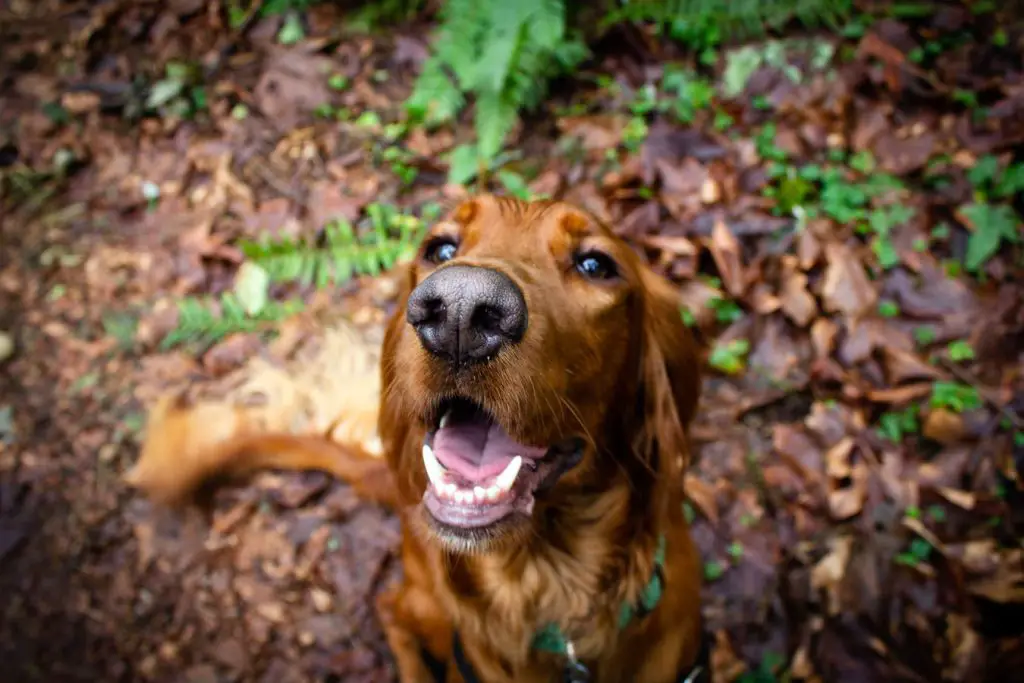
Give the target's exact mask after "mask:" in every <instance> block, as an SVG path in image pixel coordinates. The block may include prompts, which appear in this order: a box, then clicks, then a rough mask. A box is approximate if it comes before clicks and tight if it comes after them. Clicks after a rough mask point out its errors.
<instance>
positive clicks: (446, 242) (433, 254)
mask: <svg viewBox="0 0 1024 683" xmlns="http://www.w3.org/2000/svg"><path fill="white" fill-rule="evenodd" d="M458 250H459V245H457V244H456V243H455V240H453V239H451V238H450V237H438V238H436V239H434V240H432V241H431V242H430V243H429V244H428V245H427V248H426V249H425V250H424V252H423V258H425V259H426V260H427V261H430V262H431V263H444V262H445V261H451V260H452V259H453V258H455V254H456V252H458Z"/></svg>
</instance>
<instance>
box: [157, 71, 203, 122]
mask: <svg viewBox="0 0 1024 683" xmlns="http://www.w3.org/2000/svg"><path fill="white" fill-rule="evenodd" d="M201 77H202V69H201V68H200V67H199V66H198V65H197V64H190V63H186V62H177V61H172V62H168V63H167V64H166V65H165V66H164V77H163V78H162V79H160V80H159V81H157V82H156V83H154V84H153V85H152V87H151V88H150V89H149V95H148V96H147V97H146V104H145V110H146V111H147V112H151V113H157V114H160V115H161V116H173V117H176V118H181V119H190V118H192V117H194V116H195V115H196V114H197V113H199V112H201V111H204V110H205V109H206V108H207V102H206V89H205V88H204V87H203V85H202V83H201V82H200V79H201Z"/></svg>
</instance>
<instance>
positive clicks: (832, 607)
mask: <svg viewBox="0 0 1024 683" xmlns="http://www.w3.org/2000/svg"><path fill="white" fill-rule="evenodd" d="M852 550H853V539H852V538H851V537H849V536H836V537H834V538H831V539H829V551H828V554H827V555H825V557H823V558H821V560H819V561H818V563H817V564H816V565H814V568H813V569H812V570H811V586H812V587H813V588H814V589H815V590H819V591H822V590H823V591H825V594H826V612H827V613H828V614H837V613H838V612H839V610H840V609H842V603H841V600H840V595H839V586H840V584H841V583H842V580H843V578H844V577H845V576H846V567H847V565H848V564H849V563H850V555H851V552H852Z"/></svg>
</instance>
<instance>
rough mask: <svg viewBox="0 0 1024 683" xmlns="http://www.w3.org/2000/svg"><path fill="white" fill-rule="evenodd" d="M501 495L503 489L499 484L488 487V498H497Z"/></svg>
mask: <svg viewBox="0 0 1024 683" xmlns="http://www.w3.org/2000/svg"><path fill="white" fill-rule="evenodd" d="M500 495H501V489H499V488H498V487H497V486H494V485H491V486H490V487H488V489H487V500H497V499H498V496H500Z"/></svg>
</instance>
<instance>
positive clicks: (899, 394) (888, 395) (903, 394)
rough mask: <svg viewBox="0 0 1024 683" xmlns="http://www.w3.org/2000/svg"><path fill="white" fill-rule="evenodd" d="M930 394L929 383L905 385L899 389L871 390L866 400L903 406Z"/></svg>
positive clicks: (930, 386) (930, 385)
mask: <svg viewBox="0 0 1024 683" xmlns="http://www.w3.org/2000/svg"><path fill="white" fill-rule="evenodd" d="M930 393H932V384H931V382H921V383H918V384H906V385H904V386H901V387H883V388H881V389H871V390H869V391H868V392H867V397H868V400H870V401H874V402H875V403H888V404H891V405H894V406H903V405H906V404H908V403H910V402H911V401H917V400H919V399H922V398H924V397H925V396H927V395H929V394H930Z"/></svg>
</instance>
